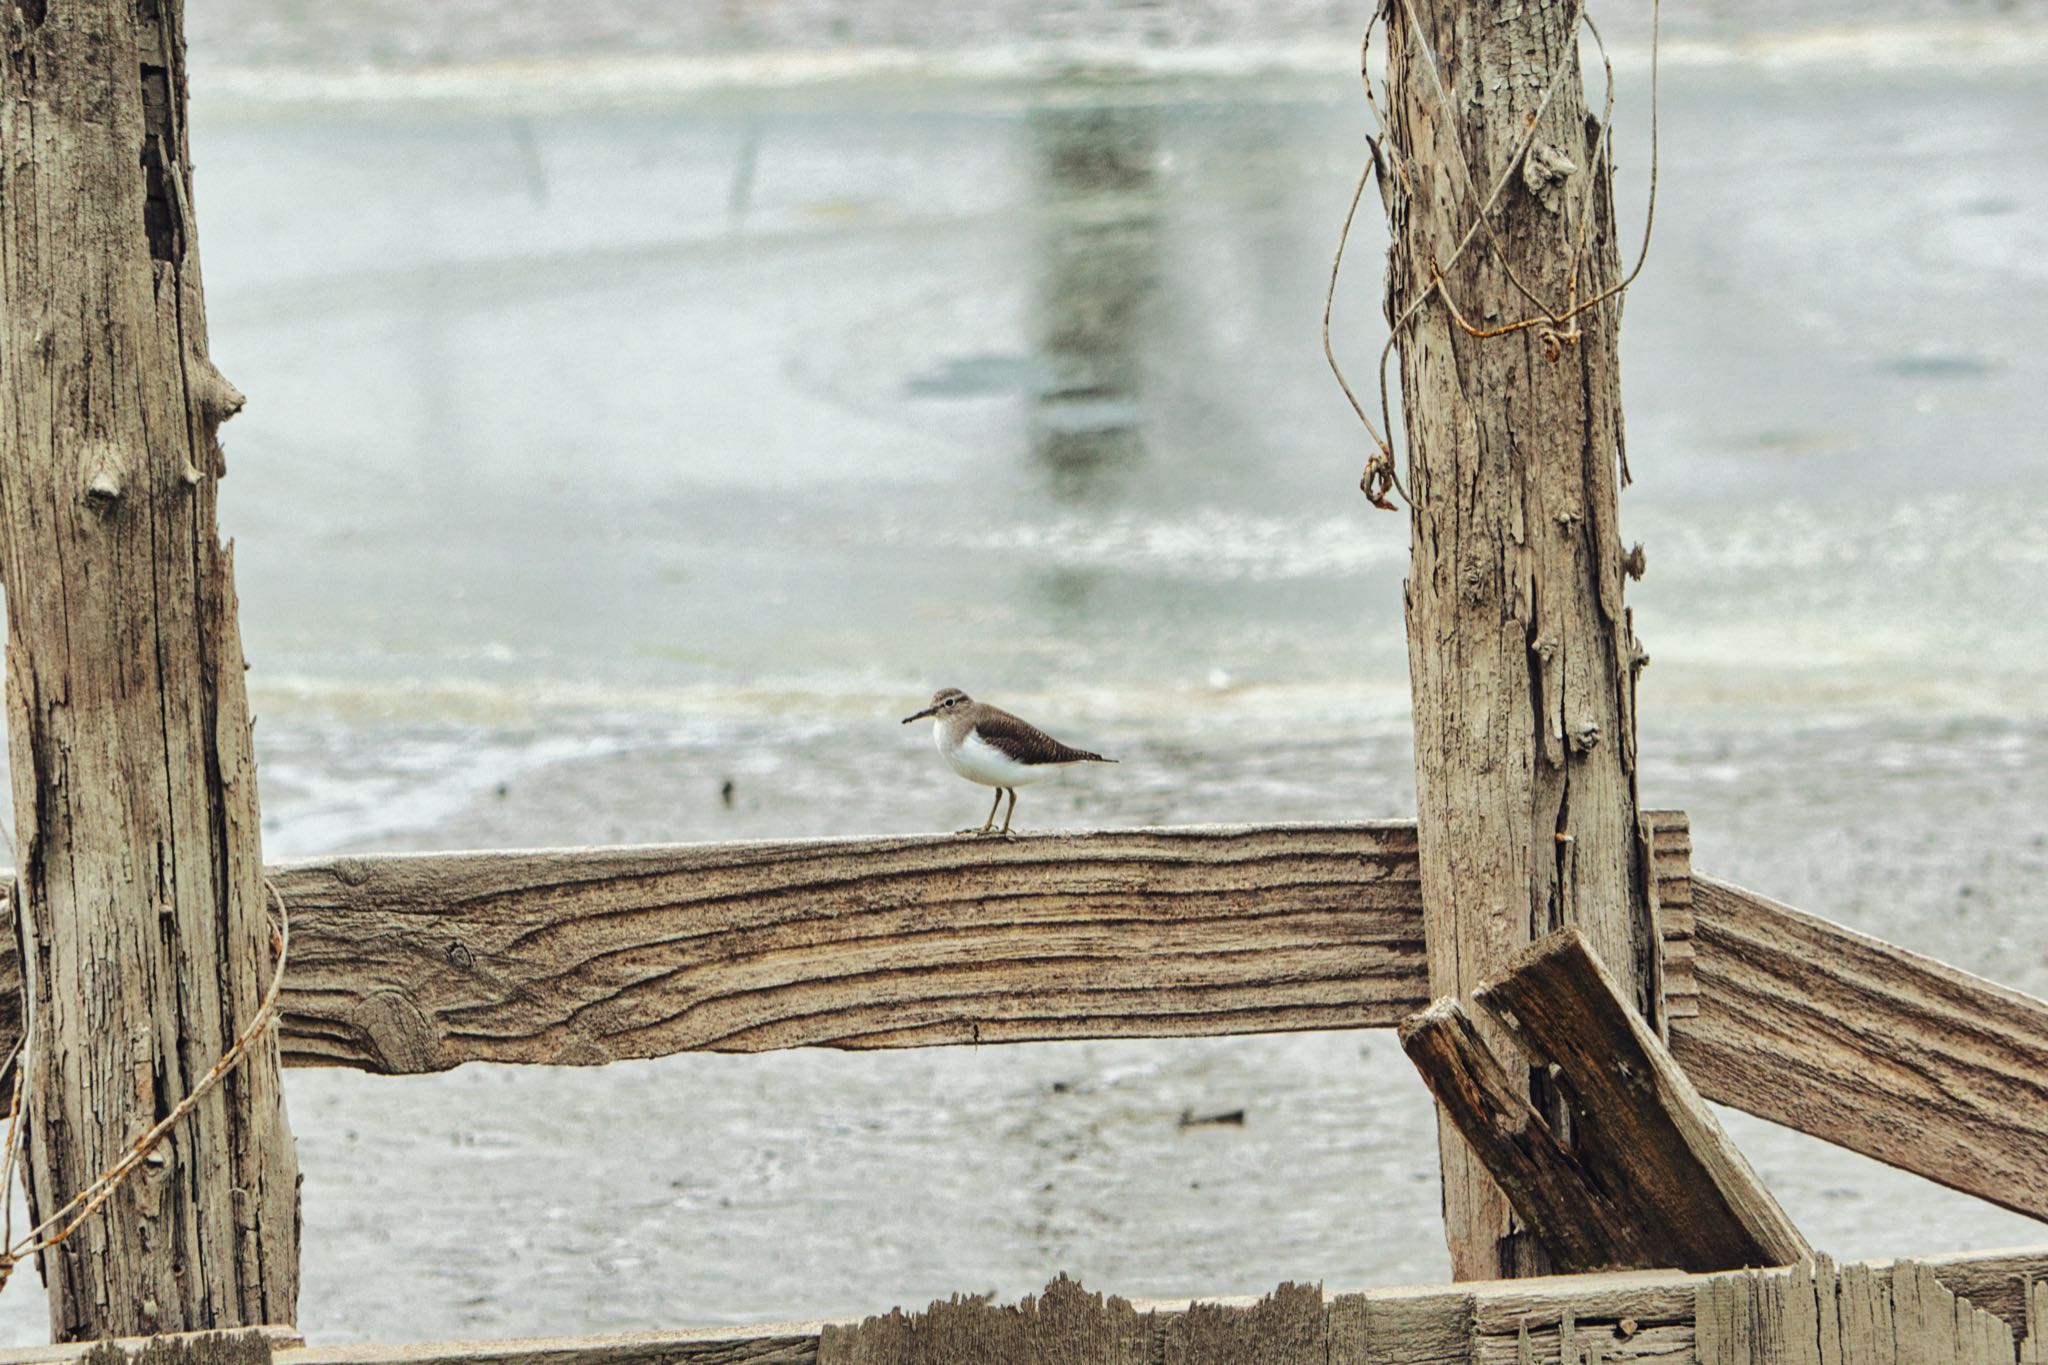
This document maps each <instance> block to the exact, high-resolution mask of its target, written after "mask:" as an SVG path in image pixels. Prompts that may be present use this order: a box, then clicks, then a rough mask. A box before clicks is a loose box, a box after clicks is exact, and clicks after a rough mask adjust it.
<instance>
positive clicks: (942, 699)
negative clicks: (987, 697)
mask: <svg viewBox="0 0 2048 1365" xmlns="http://www.w3.org/2000/svg"><path fill="white" fill-rule="evenodd" d="M972 700H974V699H973V698H972V697H970V696H968V695H967V694H966V693H965V692H962V691H961V690H960V689H959V688H957V687H942V688H940V689H939V690H938V691H936V692H934V693H932V704H931V705H930V706H927V707H925V708H924V710H922V711H920V712H918V713H917V714H916V715H914V716H905V717H904V718H903V723H904V724H905V725H908V724H910V722H912V721H914V720H923V719H924V718H925V717H926V716H943V715H945V714H946V713H947V712H948V711H951V710H952V709H953V708H954V707H956V706H965V705H966V704H967V703H968V702H970V701H972Z"/></svg>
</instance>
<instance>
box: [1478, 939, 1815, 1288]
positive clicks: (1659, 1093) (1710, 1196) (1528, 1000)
mask: <svg viewBox="0 0 2048 1365" xmlns="http://www.w3.org/2000/svg"><path fill="white" fill-rule="evenodd" d="M1473 1001H1474V1003H1475V1004H1476V1005H1478V1006H1479V1007H1480V1008H1481V1009H1483V1010H1486V1011H1487V1012H1488V1013H1490V1014H1491V1015H1493V1017H1494V1018H1495V1019H1497V1020H1498V1021H1499V1022H1500V1023H1501V1024H1502V1025H1503V1026H1505V1027H1506V1028H1507V1029H1508V1030H1509V1031H1510V1032H1511V1033H1512V1034H1513V1035H1514V1037H1515V1038H1516V1040H1517V1041H1519V1042H1520V1043H1521V1044H1522V1045H1523V1047H1524V1049H1525V1050H1526V1051H1527V1052H1528V1054H1529V1056H1530V1057H1531V1058H1532V1060H1537V1061H1547V1062H1549V1063H1550V1064H1551V1065H1552V1067H1553V1077H1554V1079H1555V1081H1556V1083H1557V1085H1558V1087H1559V1089H1560V1090H1562V1091H1564V1092H1565V1096H1566V1098H1567V1100H1568V1101H1569V1102H1570V1109H1571V1115H1572V1122H1573V1125H1574V1136H1575V1138H1576V1141H1577V1146H1578V1147H1579V1150H1580V1156H1581V1160H1582V1161H1583V1162H1584V1164H1585V1166H1586V1167H1587V1168H1588V1169H1589V1170H1590V1171H1592V1172H1594V1173H1595V1174H1596V1176H1597V1178H1598V1179H1599V1180H1600V1182H1601V1183H1602V1184H1603V1185H1604V1187H1605V1188H1606V1190H1607V1192H1608V1195H1609V1197H1610V1198H1611V1199H1612V1200H1613V1201H1614V1205H1615V1207H1616V1210H1617V1213H1616V1215H1615V1216H1617V1217H1622V1218H1625V1219H1627V1220H1628V1221H1630V1222H1633V1223H1634V1224H1635V1225H1636V1227H1637V1228H1638V1229H1639V1230H1640V1231H1641V1233H1642V1235H1643V1236H1644V1238H1645V1239H1646V1241H1647V1242H1648V1243H1649V1246H1650V1248H1651V1251H1652V1254H1653V1255H1654V1256H1655V1257H1656V1258H1658V1259H1659V1260H1661V1261H1662V1262H1663V1263H1664V1264H1667V1265H1676V1266H1678V1267H1680V1268H1682V1269H1686V1270H1727V1269H1732V1268H1734V1267H1737V1266H1744V1265H1789V1264H1792V1263H1793V1262H1796V1261H1798V1260H1800V1259H1802V1258H1810V1257H1811V1256H1812V1255H1813V1249H1812V1247H1810V1246H1809V1245H1808V1244H1807V1242H1806V1239H1805V1238H1804V1237H1802V1236H1801V1235H1800V1233H1799V1230H1798V1229H1797V1228H1796V1227H1794V1226H1793V1225H1792V1221H1791V1219H1789V1218H1787V1217H1786V1216H1785V1211H1784V1210H1783V1209H1782V1208H1780V1207H1779V1206H1778V1202H1777V1200H1775V1199H1773V1198H1772V1197H1771V1193H1770V1191H1769V1190H1767V1189H1766V1188H1764V1184H1763V1182H1762V1181H1761V1180H1759V1179H1758V1178H1757V1174H1756V1172H1755V1170H1753V1169H1752V1168H1751V1167H1750V1164H1749V1162H1748V1161H1747V1160H1745V1159H1744V1157H1743V1155H1742V1153H1741V1152H1740V1151H1739V1150H1738V1149H1737V1148H1736V1146H1735V1144H1734V1143H1733V1142H1732V1141H1730V1140H1729V1138H1728V1135H1727V1133H1726V1132H1724V1131H1723V1130H1722V1128H1721V1124H1720V1121H1719V1120H1717V1119H1716V1118H1715V1117H1714V1114H1713V1111H1712V1110H1710V1109H1709V1108H1707V1105H1706V1102H1705V1101H1704V1100H1703V1099H1702V1098H1701V1097H1700V1094H1699V1092H1698V1090H1696V1089H1695V1088H1694V1087H1693V1084H1692V1082H1691V1081H1689V1080H1687V1079H1686V1075H1685V1073H1684V1072H1683V1071H1682V1070H1680V1069H1679V1066H1678V1064H1677V1063H1676V1062H1675V1061H1673V1060H1672V1057H1671V1054H1670V1053H1668V1052H1667V1051H1665V1049H1664V1046H1663V1044H1662V1043H1660V1042H1658V1040H1657V1037H1656V1035H1655V1034H1653V1033H1651V1032H1650V1030H1649V1027H1648V1026H1647V1025H1646V1024H1645V1023H1644V1022H1643V1020H1642V1018H1641V1017H1640V1016H1639V1015H1637V1014H1636V1012H1635V1010H1634V1009H1633V1008H1632V1007H1631V1006H1630V1005H1629V1003H1628V1002H1627V1001H1626V1000H1625V999H1624V998H1623V996H1622V994H1621V992H1620V990H1619V989H1618V988H1617V986H1616V985H1615V982H1614V979H1613V977H1611V976H1610V975H1608V973H1607V970H1606V968H1605V967H1603V966H1602V965H1601V963H1600V961H1599V959H1597V958H1595V957H1594V956H1593V953H1592V950H1591V949H1590V948H1589V947H1588V946H1587V945H1586V942H1585V940H1584V939H1583V938H1581V937H1580V935H1579V933H1578V931H1577V930H1576V929H1574V928H1570V927H1567V928H1564V929H1560V930H1558V931H1557V932H1555V933H1553V934H1550V935H1548V936H1547V937H1545V938H1543V939H1540V940H1538V941H1537V942H1536V943H1534V944H1531V945H1530V946H1529V947H1528V948H1527V949H1526V950H1524V951H1523V952H1522V953H1520V954H1519V955H1517V956H1516V957H1515V958H1513V959H1512V960H1511V961H1510V963H1509V964H1508V968H1507V971H1506V974H1505V975H1504V976H1502V977H1501V979H1500V980H1498V981H1495V982H1492V983H1490V984H1487V985H1483V986H1481V987H1480V988H1479V989H1478V990H1476V991H1474V992H1473Z"/></svg>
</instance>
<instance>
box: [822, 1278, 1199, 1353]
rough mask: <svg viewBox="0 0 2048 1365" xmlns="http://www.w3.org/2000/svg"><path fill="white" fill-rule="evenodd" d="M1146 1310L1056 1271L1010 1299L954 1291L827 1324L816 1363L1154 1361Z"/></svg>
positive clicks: (1153, 1330)
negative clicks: (910, 1309)
mask: <svg viewBox="0 0 2048 1365" xmlns="http://www.w3.org/2000/svg"><path fill="white" fill-rule="evenodd" d="M1157 1336H1158V1329H1157V1325H1156V1324H1155V1322H1154V1321H1153V1316H1152V1315H1151V1314H1150V1313H1140V1312H1139V1311H1138V1310H1137V1309H1135V1308H1133V1307H1132V1306H1131V1304H1130V1302H1129V1300H1126V1299H1120V1298H1117V1297H1115V1296H1113V1295H1112V1296H1111V1297H1109V1298H1107V1299H1105V1298H1104V1297H1103V1296H1102V1295H1100V1294H1091V1293H1089V1292H1088V1291H1087V1290H1085V1289H1083V1288H1081V1286H1080V1285H1079V1284H1077V1283H1075V1282H1074V1281H1073V1280H1070V1279H1068V1278H1067V1277H1066V1276H1064V1275H1062V1276H1060V1277H1059V1278H1058V1279H1056V1280H1054V1281H1053V1282H1052V1283H1051V1284H1049V1285H1047V1286H1046V1287H1045V1292H1044V1293H1043V1294H1038V1295H1031V1294H1027V1295H1025V1296H1024V1298H1023V1300H1022V1301H1021V1302H1019V1303H1016V1304H992V1303H989V1302H987V1301H986V1300H983V1299H978V1298H961V1297H960V1296H958V1295H955V1296H954V1297H953V1298H951V1299H948V1300H946V1301H944V1302H941V1303H934V1304H932V1305H931V1307H929V1308H927V1309H925V1310H924V1311H923V1312H922V1313H905V1312H904V1311H903V1310H901V1309H896V1310H894V1311H892V1312H889V1313H886V1314H883V1315H882V1316H880V1317H874V1318H869V1319H867V1320H866V1321H865V1322H862V1323H859V1324H857V1325H852V1326H827V1327H826V1328H825V1329H824V1331H823V1333H822V1334H821V1335H820V1337H819V1340H818V1365H958V1362H961V1361H970V1360H971V1361H976V1362H980V1363H981V1365H1040V1363H1041V1362H1067V1361H1071V1362H1073V1365H1084V1362H1085V1365H1156V1361H1157V1359H1158V1357H1157V1355H1156V1354H1155V1352H1154V1350H1153V1346H1154V1343H1155V1339H1156V1338H1157Z"/></svg>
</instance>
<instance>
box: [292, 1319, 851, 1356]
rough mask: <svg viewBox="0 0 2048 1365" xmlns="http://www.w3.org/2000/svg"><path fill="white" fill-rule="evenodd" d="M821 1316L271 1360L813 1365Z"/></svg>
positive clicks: (338, 1350) (328, 1349) (307, 1352)
mask: <svg viewBox="0 0 2048 1365" xmlns="http://www.w3.org/2000/svg"><path fill="white" fill-rule="evenodd" d="M824 1328H825V1324H823V1323H817V1322H809V1323H776V1324H774V1325H772V1326H765V1327H752V1328H749V1327H713V1328H701V1329H698V1330H695V1331H681V1332H631V1333H620V1334H612V1335H605V1336H593V1337H552V1338H539V1339H531V1340H523V1341H522V1340H502V1341H437V1342H423V1343H418V1344H411V1345H403V1346H318V1345H316V1346H312V1347H308V1348H306V1349H304V1350H297V1351H279V1352H278V1353H277V1354H276V1356H275V1361H274V1365H813V1362H815V1361H816V1360H817V1359H818V1335H819V1333H820V1332H821V1331H823V1330H824Z"/></svg>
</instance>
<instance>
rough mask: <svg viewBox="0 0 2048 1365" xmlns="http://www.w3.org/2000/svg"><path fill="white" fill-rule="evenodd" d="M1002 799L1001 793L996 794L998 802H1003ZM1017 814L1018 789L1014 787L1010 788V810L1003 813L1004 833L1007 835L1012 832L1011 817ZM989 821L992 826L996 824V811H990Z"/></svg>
mask: <svg viewBox="0 0 2048 1365" xmlns="http://www.w3.org/2000/svg"><path fill="white" fill-rule="evenodd" d="M1002 799H1003V794H1002V793H1001V792H997V793H996V800H998V801H1000V800H1002ZM1016 813H1017V789H1016V788H1015V787H1012V788H1010V808H1009V809H1008V810H1006V811H1004V812H1003V833H1004V834H1005V835H1007V834H1009V832H1010V817H1011V816H1013V815H1015V814H1016ZM988 819H989V823H990V824H994V823H995V819H996V813H995V812H994V811H990V812H989V813H988Z"/></svg>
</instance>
